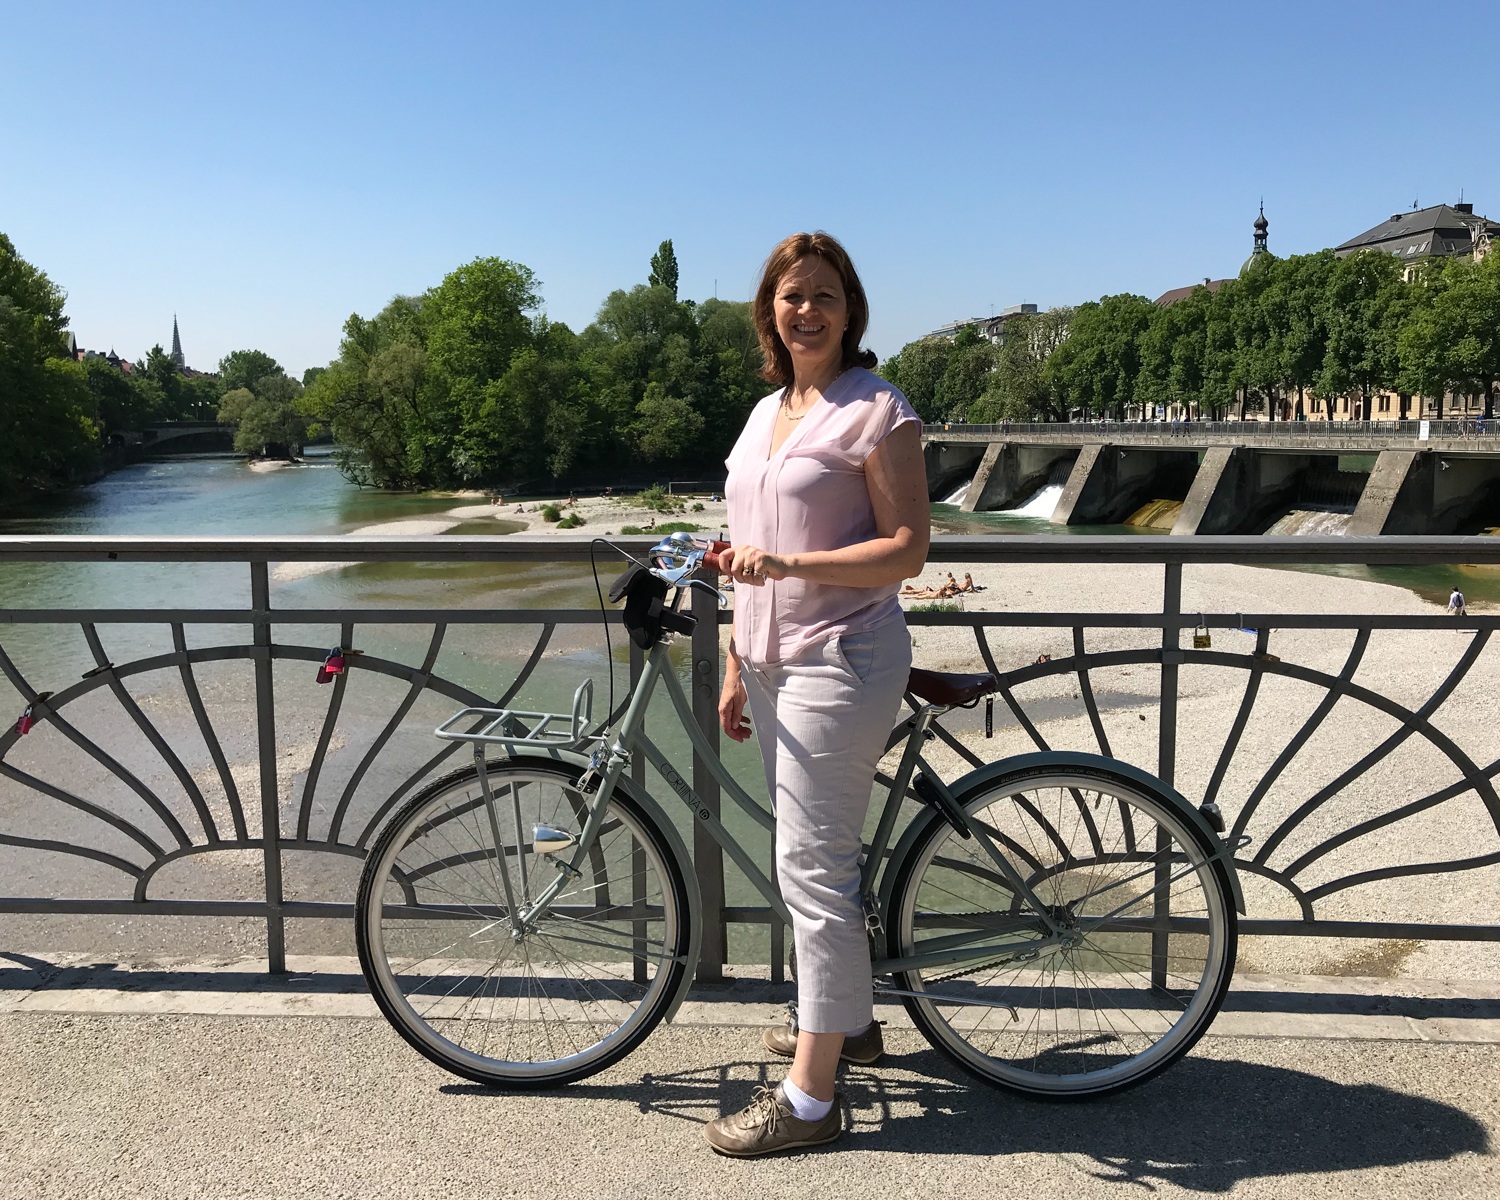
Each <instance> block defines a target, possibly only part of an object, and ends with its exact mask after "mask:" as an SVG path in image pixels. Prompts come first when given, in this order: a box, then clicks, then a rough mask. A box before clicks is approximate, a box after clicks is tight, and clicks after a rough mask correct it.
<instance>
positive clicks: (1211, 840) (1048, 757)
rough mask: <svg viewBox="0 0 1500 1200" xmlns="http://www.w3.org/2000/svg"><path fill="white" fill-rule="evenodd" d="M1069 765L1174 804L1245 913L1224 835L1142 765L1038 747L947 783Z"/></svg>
mask: <svg viewBox="0 0 1500 1200" xmlns="http://www.w3.org/2000/svg"><path fill="white" fill-rule="evenodd" d="M1070 767H1081V768H1083V769H1085V770H1090V771H1098V772H1100V773H1101V774H1106V775H1114V776H1116V777H1117V778H1119V779H1123V780H1125V781H1127V782H1129V783H1133V784H1136V785H1138V786H1139V787H1141V788H1142V789H1143V790H1145V791H1147V792H1152V793H1155V794H1157V795H1159V796H1160V797H1161V798H1162V799H1164V800H1166V801H1167V802H1168V803H1169V804H1171V805H1172V807H1173V808H1175V809H1176V810H1177V812H1178V815H1179V816H1181V817H1182V818H1183V819H1184V820H1186V821H1187V823H1188V824H1189V825H1190V826H1191V827H1192V828H1193V829H1196V830H1197V831H1198V832H1199V833H1200V834H1202V836H1203V839H1204V845H1206V846H1208V847H1210V848H1211V849H1213V850H1216V851H1217V852H1218V853H1217V858H1218V860H1219V861H1220V862H1221V863H1223V864H1224V873H1225V874H1226V875H1227V876H1228V877H1229V889H1230V892H1231V894H1232V895H1233V897H1234V907H1235V909H1236V910H1237V911H1238V912H1239V913H1241V914H1242V915H1243V914H1244V912H1245V894H1244V892H1243V891H1242V890H1241V888H1240V877H1239V872H1238V871H1237V870H1235V866H1234V856H1233V852H1232V851H1231V850H1230V848H1229V847H1228V846H1227V845H1226V844H1225V842H1224V840H1223V838H1221V837H1220V836H1219V835H1218V833H1216V832H1215V831H1214V828H1213V826H1212V825H1210V824H1209V823H1208V820H1207V818H1205V817H1204V815H1203V814H1202V813H1200V812H1199V811H1198V809H1197V808H1196V807H1195V806H1194V805H1193V804H1192V802H1191V801H1189V800H1188V798H1187V797H1186V796H1184V795H1183V794H1182V793H1181V792H1179V791H1178V790H1177V789H1176V788H1174V787H1173V786H1172V785H1171V784H1169V783H1165V782H1164V781H1162V780H1161V779H1158V778H1157V777H1156V776H1155V775H1153V774H1151V773H1150V772H1149V771H1143V770H1142V769H1141V768H1140V767H1137V766H1134V765H1133V764H1131V763H1128V762H1121V761H1120V760H1119V759H1118V758H1106V757H1105V756H1104V755H1102V754H1088V753H1085V752H1084V751H1081V750H1038V751H1034V752H1033V753H1031V754H1017V755H1016V756H1015V757H1013V758H1002V759H999V760H998V761H996V762H992V763H986V764H985V765H984V766H982V767H976V768H975V769H974V770H972V771H970V772H969V773H968V774H967V775H963V776H960V777H959V778H958V779H955V780H954V781H953V782H952V783H950V784H949V785H948V790H949V791H950V792H952V793H953V794H954V795H955V796H962V795H964V794H965V793H967V792H969V791H970V790H972V789H973V788H976V787H980V786H983V785H985V784H988V783H991V782H992V781H994V780H995V779H998V778H999V777H1000V776H1002V775H1009V774H1011V773H1012V772H1014V771H1020V770H1066V769H1068V768H1070ZM932 816H933V818H935V819H937V820H942V819H943V816H942V814H941V813H940V812H937V811H936V810H933V812H932ZM919 827H921V828H925V827H926V822H925V821H913V822H912V824H911V825H910V826H909V827H908V828H907V830H906V833H905V834H904V835H903V836H902V838H901V841H900V842H899V843H898V844H897V846H896V848H895V850H893V851H892V852H891V862H892V863H896V862H899V861H901V856H902V854H903V852H905V850H906V849H907V847H908V845H909V844H910V843H911V842H914V841H915V840H916V837H917V831H918V829H919ZM884 882H885V881H884V880H882V884H884ZM884 891H885V888H884V887H882V900H883V901H888V900H889V897H888V896H885V895H884Z"/></svg>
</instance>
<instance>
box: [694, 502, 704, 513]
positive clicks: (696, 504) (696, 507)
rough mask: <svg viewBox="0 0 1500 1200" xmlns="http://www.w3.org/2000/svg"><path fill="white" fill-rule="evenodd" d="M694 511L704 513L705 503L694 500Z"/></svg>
mask: <svg viewBox="0 0 1500 1200" xmlns="http://www.w3.org/2000/svg"><path fill="white" fill-rule="evenodd" d="M693 511H694V512H702V511H703V501H701V500H694V501H693Z"/></svg>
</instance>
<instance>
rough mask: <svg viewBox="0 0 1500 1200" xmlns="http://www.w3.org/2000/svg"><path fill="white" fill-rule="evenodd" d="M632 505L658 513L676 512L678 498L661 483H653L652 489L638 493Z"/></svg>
mask: <svg viewBox="0 0 1500 1200" xmlns="http://www.w3.org/2000/svg"><path fill="white" fill-rule="evenodd" d="M631 503H632V504H633V505H634V506H635V507H636V508H650V509H655V510H656V511H657V512H661V513H664V512H674V511H676V508H677V497H676V496H673V495H672V494H671V493H669V492H668V491H667V489H666V488H664V487H662V485H661V484H659V483H653V484H652V485H651V486H650V487H648V488H645V489H643V490H642V491H640V492H637V493H636V495H635V496H634V497H633V498H632V500H631Z"/></svg>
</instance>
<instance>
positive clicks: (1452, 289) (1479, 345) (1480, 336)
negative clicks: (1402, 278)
mask: <svg viewBox="0 0 1500 1200" xmlns="http://www.w3.org/2000/svg"><path fill="white" fill-rule="evenodd" d="M1414 291H1415V296H1416V298H1414V302H1413V303H1412V304H1411V306H1410V310H1409V311H1408V312H1407V313H1406V315H1405V319H1404V320H1403V321H1402V323H1401V328H1400V331H1399V333H1398V335H1397V351H1398V356H1399V358H1400V362H1401V369H1400V376H1399V385H1400V387H1401V389H1402V391H1403V392H1407V391H1410V392H1417V393H1420V394H1422V395H1427V396H1432V397H1435V398H1436V399H1437V406H1438V415H1439V416H1441V415H1442V399H1441V398H1442V397H1443V395H1444V394H1445V393H1448V392H1460V393H1470V394H1479V395H1482V396H1483V397H1484V415H1485V419H1486V420H1488V419H1490V418H1492V417H1493V416H1494V411H1495V403H1494V400H1495V398H1494V393H1495V381H1496V379H1497V378H1500V258H1496V257H1495V256H1493V255H1492V256H1490V257H1488V258H1486V259H1485V261H1484V262H1483V263H1478V264H1476V263H1474V262H1473V261H1472V260H1469V259H1455V260H1453V261H1451V262H1449V263H1447V264H1445V265H1444V267H1443V269H1442V270H1441V272H1436V273H1431V274H1430V275H1429V276H1428V277H1426V278H1424V279H1421V280H1419V281H1418V283H1417V285H1416V287H1415V289H1414Z"/></svg>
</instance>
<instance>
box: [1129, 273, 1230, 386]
mask: <svg viewBox="0 0 1500 1200" xmlns="http://www.w3.org/2000/svg"><path fill="white" fill-rule="evenodd" d="M1213 302H1214V298H1213V294H1212V293H1211V292H1210V291H1209V290H1208V289H1207V288H1206V287H1202V286H1199V287H1196V288H1194V289H1193V291H1192V293H1191V294H1190V295H1188V296H1187V297H1186V298H1185V299H1182V300H1179V301H1177V303H1175V304H1169V305H1167V306H1166V307H1164V308H1158V309H1157V310H1156V311H1155V312H1154V313H1152V314H1151V318H1150V321H1149V323H1148V324H1147V326H1146V330H1145V332H1144V333H1142V334H1141V339H1140V354H1141V370H1140V375H1139V376H1138V377H1137V381H1136V398H1137V400H1138V401H1139V402H1140V403H1141V404H1143V405H1145V406H1147V407H1149V408H1153V409H1154V408H1155V407H1156V406H1157V405H1160V406H1161V407H1162V409H1163V411H1165V410H1166V409H1168V408H1170V407H1172V406H1174V405H1175V406H1181V407H1183V408H1185V409H1187V410H1188V411H1189V412H1191V411H1192V410H1193V409H1194V408H1195V407H1196V408H1198V409H1199V411H1200V412H1201V410H1202V406H1203V402H1204V393H1205V383H1206V379H1205V372H1206V367H1207V362H1208V320H1209V313H1210V311H1211V309H1212V306H1213Z"/></svg>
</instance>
